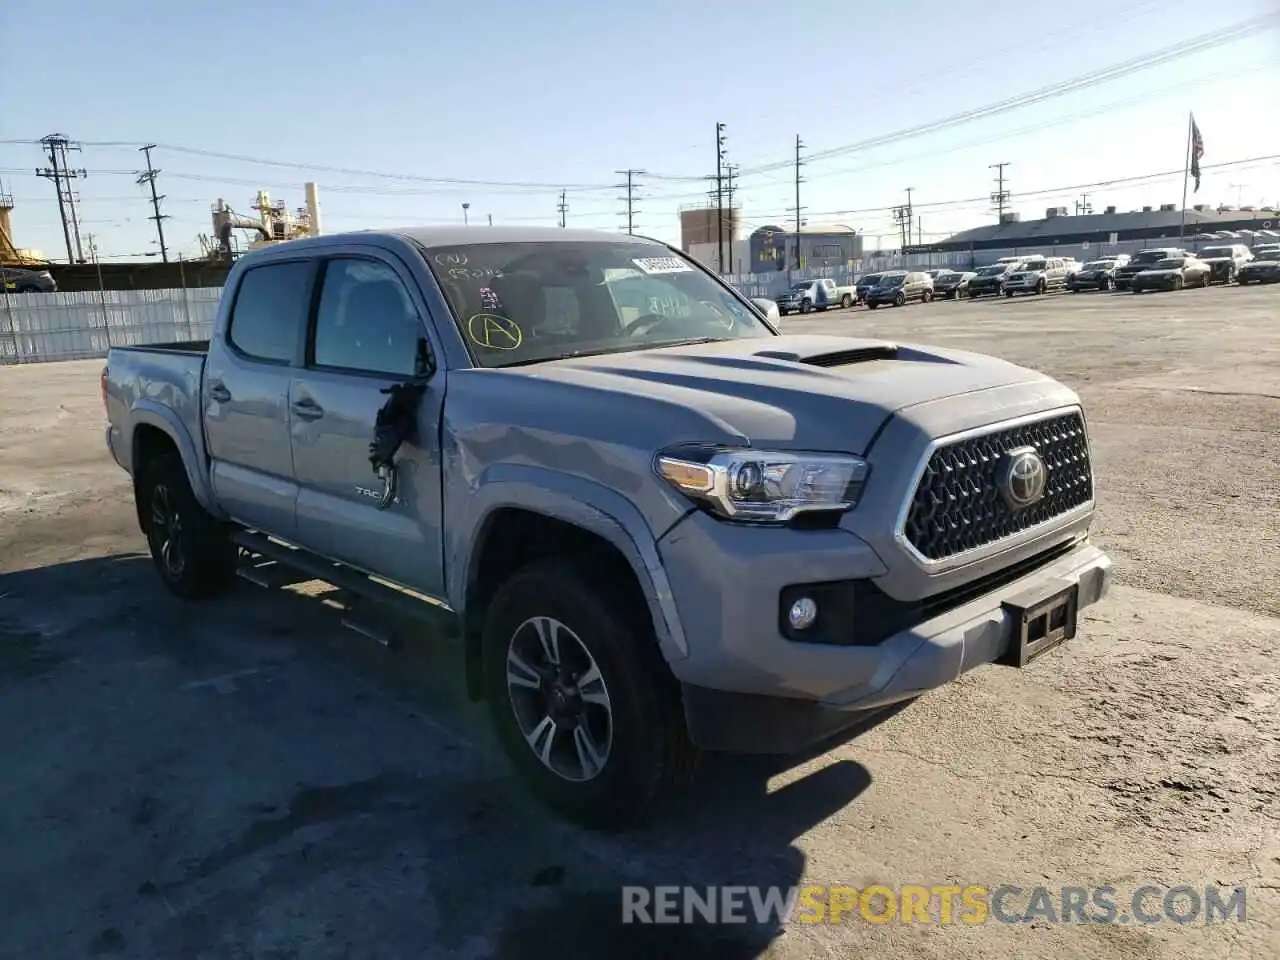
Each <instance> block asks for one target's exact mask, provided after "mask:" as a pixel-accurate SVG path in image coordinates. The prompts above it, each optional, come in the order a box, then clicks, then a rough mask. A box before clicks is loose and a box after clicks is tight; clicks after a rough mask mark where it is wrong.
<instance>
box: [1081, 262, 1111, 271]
mask: <svg viewBox="0 0 1280 960" xmlns="http://www.w3.org/2000/svg"><path fill="white" fill-rule="evenodd" d="M1115 265H1116V262H1115V261H1114V260H1094V261H1093V262H1092V263H1086V264H1085V265H1084V266H1083V267H1081V268H1080V269H1082V270H1110V269H1111V268H1112V267H1114V266H1115Z"/></svg>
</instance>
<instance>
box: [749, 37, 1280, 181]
mask: <svg viewBox="0 0 1280 960" xmlns="http://www.w3.org/2000/svg"><path fill="white" fill-rule="evenodd" d="M1277 22H1280V14H1277V13H1267V14H1263V15H1262V16H1258V17H1252V18H1250V19H1248V20H1244V21H1241V22H1240V23H1237V24H1234V25H1233V26H1230V27H1224V28H1222V29H1220V30H1214V31H1211V32H1209V33H1204V34H1200V35H1199V36H1197V37H1194V38H1192V39H1191V40H1187V41H1183V42H1181V43H1177V44H1174V45H1173V46H1170V47H1164V48H1162V49H1160V50H1157V51H1154V52H1152V53H1149V54H1144V55H1143V56H1140V57H1134V58H1132V59H1130V60H1125V61H1122V62H1120V63H1117V64H1113V65H1111V66H1109V67H1103V68H1102V69H1100V70H1094V71H1091V72H1089V73H1085V74H1081V75H1080V76H1077V77H1073V78H1071V79H1069V80H1064V81H1061V82H1059V83H1053V84H1049V85H1047V86H1044V87H1040V88H1038V89H1036V90H1032V91H1030V92H1028V93H1024V94H1019V95H1017V96H1013V97H1006V98H1005V99H1003V100H998V101H996V102H994V103H989V104H986V105H985V106H981V107H975V108H973V109H971V110H965V111H963V112H961V113H956V114H952V115H951V116H949V117H944V118H942V119H940V120H932V121H930V122H928V123H922V124H919V125H917V126H914V127H908V128H906V129H903V130H898V131H895V132H894V133H888V134H883V135H881V136H878V137H871V138H868V139H866V140H860V141H858V142H857V143H849V144H844V145H842V146H838V147H831V148H829V149H827V150H820V151H817V152H816V153H812V154H810V155H809V160H810V162H816V161H819V160H827V159H830V158H831V157H837V156H841V155H843V154H848V153H854V152H857V151H861V150H869V149H871V148H872V147H881V146H886V145H888V144H890V143H897V142H899V141H902V140H909V139H912V138H914V137H919V136H923V135H924V134H927V133H936V132H937V131H939V130H946V129H949V128H951V127H955V126H959V125H960V124H964V123H972V122H973V121H975V120H985V119H987V118H988V117H994V116H999V115H1000V114H1003V113H1008V112H1009V111H1011V110H1017V109H1019V108H1021V107H1026V106H1032V105H1034V104H1037V103H1041V102H1043V101H1045V100H1051V99H1054V98H1057V97H1061V96H1064V95H1066V94H1068V93H1075V92H1077V91H1079V90H1085V89H1088V88H1090V87H1094V86H1098V85H1099V84H1102V83H1107V82H1109V81H1111V80H1118V79H1121V78H1122V77H1126V76H1128V75H1130V74H1132V73H1137V72H1139V71H1141V70H1148V69H1150V68H1152V67H1158V66H1163V65H1164V64H1166V63H1172V62H1174V61H1177V60H1181V59H1183V58H1185V57H1189V56H1192V55H1193V54H1196V53H1202V52H1204V51H1206V50H1212V49H1213V48H1215V47H1219V46H1222V45H1224V44H1227V43H1233V42H1235V41H1237V40H1243V39H1247V38H1249V37H1252V36H1254V35H1255V34H1256V32H1257V31H1258V30H1262V29H1269V28H1270V27H1274V26H1275V25H1276V23H1277ZM789 164H790V161H789V160H779V161H776V162H773V163H766V164H760V165H757V166H754V167H748V168H746V169H744V170H743V171H742V175H743V176H750V175H754V174H757V173H766V172H769V171H772V170H780V169H782V168H784V167H786V166H788V165H789Z"/></svg>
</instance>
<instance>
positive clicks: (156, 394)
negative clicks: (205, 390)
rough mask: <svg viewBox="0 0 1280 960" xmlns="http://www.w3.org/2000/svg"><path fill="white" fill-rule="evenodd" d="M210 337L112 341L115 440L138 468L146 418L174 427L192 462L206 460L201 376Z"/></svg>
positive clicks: (117, 450)
mask: <svg viewBox="0 0 1280 960" xmlns="http://www.w3.org/2000/svg"><path fill="white" fill-rule="evenodd" d="M208 352H209V341H208V340H184V341H178V342H175V343H153V344H146V345H143V346H136V347H112V348H111V349H110V350H109V351H108V352H107V367H106V371H105V376H106V404H107V415H108V418H109V419H110V421H111V428H110V429H111V434H110V438H109V445H110V447H111V451H112V454H113V455H114V456H115V458H116V462H117V463H119V464H120V466H122V467H123V468H124V469H125V470H128V471H129V472H131V473H132V463H131V460H132V450H133V432H134V430H135V429H136V428H137V426H139V425H140V424H151V425H154V426H160V425H161V424H164V425H165V426H167V427H168V430H167V432H168V433H170V434H171V435H173V436H174V438H175V440H176V442H177V443H178V445H179V447H180V448H181V450H182V453H183V456H184V459H186V457H188V456H191V457H193V459H190V460H188V461H187V462H188V463H190V464H198V463H203V462H204V455H205V446H204V425H203V423H202V419H201V415H200V405H201V393H200V391H201V381H202V380H203V377H204V362H205V357H206V355H207V354H208Z"/></svg>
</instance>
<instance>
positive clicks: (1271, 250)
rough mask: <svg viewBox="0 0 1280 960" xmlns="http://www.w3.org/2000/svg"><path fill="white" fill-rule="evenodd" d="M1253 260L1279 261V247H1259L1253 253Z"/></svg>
mask: <svg viewBox="0 0 1280 960" xmlns="http://www.w3.org/2000/svg"><path fill="white" fill-rule="evenodd" d="M1253 258H1254V259H1255V260H1280V247H1261V248H1259V249H1257V250H1255V251H1253Z"/></svg>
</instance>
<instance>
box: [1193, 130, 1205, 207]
mask: <svg viewBox="0 0 1280 960" xmlns="http://www.w3.org/2000/svg"><path fill="white" fill-rule="evenodd" d="M1203 156H1204V138H1203V137H1201V136H1200V128H1199V127H1197V126H1196V118H1195V114H1192V116H1191V175H1192V176H1193V177H1195V178H1196V190H1197V191H1198V190H1199V189H1200V158H1201V157H1203Z"/></svg>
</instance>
